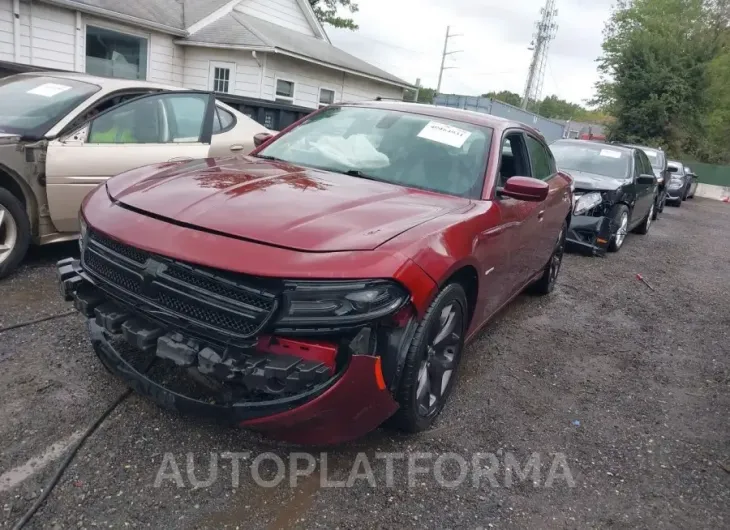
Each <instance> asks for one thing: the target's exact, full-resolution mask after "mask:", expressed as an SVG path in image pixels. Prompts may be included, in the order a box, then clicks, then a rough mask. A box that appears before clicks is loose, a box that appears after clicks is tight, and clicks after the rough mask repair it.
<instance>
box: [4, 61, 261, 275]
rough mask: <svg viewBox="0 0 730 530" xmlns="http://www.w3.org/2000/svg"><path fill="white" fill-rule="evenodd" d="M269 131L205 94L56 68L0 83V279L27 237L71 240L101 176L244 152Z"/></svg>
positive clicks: (39, 240) (16, 260)
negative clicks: (81, 209)
mask: <svg viewBox="0 0 730 530" xmlns="http://www.w3.org/2000/svg"><path fill="white" fill-rule="evenodd" d="M269 132H271V131H269V130H267V129H266V128H265V127H263V126H262V125H260V124H258V123H257V122H255V121H254V120H252V119H251V118H249V117H248V116H246V115H244V114H242V113H240V112H238V111H236V110H235V109H233V108H231V107H230V106H228V105H226V104H225V103H223V102H221V101H218V100H216V98H215V94H213V93H208V92H196V91H189V90H183V89H179V88H175V87H171V86H167V85H163V84H157V83H150V82H145V81H134V80H123V79H108V78H101V77H93V76H89V75H85V74H72V73H57V72H34V73H28V74H20V75H15V76H12V77H8V78H5V79H2V80H0V278H2V277H3V276H5V275H7V274H8V273H9V272H10V271H11V270H12V269H14V268H15V267H16V266H17V264H18V263H19V262H20V260H21V259H22V258H23V255H24V254H25V252H26V250H27V248H28V245H29V244H30V243H35V244H40V245H42V244H47V243H54V242H59V241H66V240H70V239H73V238H75V237H77V232H78V230H79V226H78V211H79V206H80V205H81V201H82V200H83V198H84V197H85V196H86V194H87V193H88V192H89V191H91V190H92V189H94V188H95V187H96V186H97V185H99V184H100V183H101V182H103V181H105V180H106V179H107V178H109V177H111V176H114V175H117V174H119V173H122V172H124V171H127V170H130V169H134V168H136V167H140V166H144V165H148V164H154V163H159V162H165V161H175V160H194V159H201V158H207V157H221V156H229V155H232V154H246V153H248V152H249V151H251V150H252V149H253V147H254V136H255V135H257V134H259V133H269Z"/></svg>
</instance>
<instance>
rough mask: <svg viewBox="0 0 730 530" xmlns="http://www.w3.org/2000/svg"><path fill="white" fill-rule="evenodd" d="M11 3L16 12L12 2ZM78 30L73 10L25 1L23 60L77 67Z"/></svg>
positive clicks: (22, 26) (21, 13) (21, 16)
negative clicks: (75, 51)
mask: <svg viewBox="0 0 730 530" xmlns="http://www.w3.org/2000/svg"><path fill="white" fill-rule="evenodd" d="M8 3H9V4H10V10H11V13H12V2H8ZM75 33H76V18H75V15H74V12H73V11H70V10H68V9H62V8H59V7H54V6H49V5H46V4H39V3H34V4H33V5H32V6H31V5H30V4H27V3H24V2H21V4H20V62H21V63H25V64H32V65H34V66H43V67H46V68H59V69H62V70H73V69H74V35H75ZM31 34H32V39H33V42H32V43H31ZM11 35H12V26H11ZM31 47H32V49H31Z"/></svg>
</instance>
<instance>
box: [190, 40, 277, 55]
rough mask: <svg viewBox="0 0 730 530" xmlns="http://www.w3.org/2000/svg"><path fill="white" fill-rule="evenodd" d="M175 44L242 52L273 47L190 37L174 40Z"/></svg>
mask: <svg viewBox="0 0 730 530" xmlns="http://www.w3.org/2000/svg"><path fill="white" fill-rule="evenodd" d="M175 44H179V45H180V46H197V47H199V48H216V49H220V50H239V51H244V52H249V51H251V52H273V51H275V49H274V48H272V47H271V46H242V45H240V44H219V43H216V42H201V41H194V40H190V39H181V40H176V41H175Z"/></svg>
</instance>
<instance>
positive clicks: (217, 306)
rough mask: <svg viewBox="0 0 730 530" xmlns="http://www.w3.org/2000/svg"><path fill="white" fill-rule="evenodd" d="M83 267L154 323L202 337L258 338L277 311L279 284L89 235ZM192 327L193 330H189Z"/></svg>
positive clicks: (100, 285) (107, 288)
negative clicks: (150, 317)
mask: <svg viewBox="0 0 730 530" xmlns="http://www.w3.org/2000/svg"><path fill="white" fill-rule="evenodd" d="M82 258H83V259H82V266H83V268H84V269H85V270H86V271H87V272H88V273H90V274H91V275H92V276H93V277H94V279H95V280H96V282H97V283H98V284H99V287H101V288H102V289H104V290H106V291H107V292H109V294H111V295H112V296H115V297H117V298H118V299H120V300H121V301H123V302H126V303H127V305H132V306H134V307H136V308H139V309H140V311H142V312H147V313H149V314H150V315H154V317H155V318H156V319H158V320H163V321H166V322H168V323H170V324H172V325H177V326H179V325H180V322H184V323H185V325H184V327H185V328H186V329H188V330H190V331H193V332H195V328H197V329H198V330H199V331H200V332H201V333H199V334H203V335H209V333H210V331H211V330H215V331H216V332H218V333H223V334H224V335H227V336H231V337H241V338H249V337H252V336H253V335H255V334H256V333H258V332H259V331H260V330H261V328H263V327H264V326H265V325H266V323H267V322H268V321H269V320H270V318H271V316H272V315H273V314H274V312H275V311H276V309H277V305H278V304H277V296H278V294H279V292H280V291H281V289H280V286H279V282H276V281H268V280H264V279H261V278H255V277H251V276H246V275H242V274H234V273H230V272H227V271H221V270H216V269H209V268H206V267H200V266H197V265H193V264H190V263H185V262H181V261H177V260H174V259H171V258H167V257H163V256H158V255H156V254H153V253H150V252H147V251H144V250H141V249H138V248H135V247H132V246H129V245H126V244H124V243H121V242H119V241H116V240H114V239H111V238H109V237H107V236H105V235H103V234H100V233H98V232H95V231H89V234H88V240H87V244H86V247H85V249H84V253H83V257H82ZM191 328H192V329H191Z"/></svg>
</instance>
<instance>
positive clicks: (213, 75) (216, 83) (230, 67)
mask: <svg viewBox="0 0 730 530" xmlns="http://www.w3.org/2000/svg"><path fill="white" fill-rule="evenodd" d="M235 68H236V65H235V64H234V63H219V62H211V63H210V83H209V84H210V89H211V90H213V91H214V92H223V93H226V94H229V93H231V92H233V90H231V89H232V88H233V76H234V75H235V71H236V70H235Z"/></svg>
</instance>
